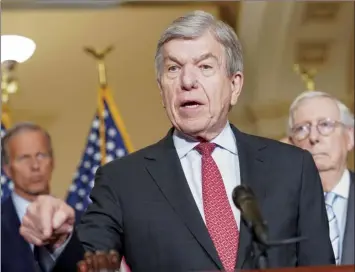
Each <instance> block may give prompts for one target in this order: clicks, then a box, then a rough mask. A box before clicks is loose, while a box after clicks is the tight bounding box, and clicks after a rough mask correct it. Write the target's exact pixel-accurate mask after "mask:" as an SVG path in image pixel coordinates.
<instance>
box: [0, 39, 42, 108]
mask: <svg viewBox="0 0 355 272" xmlns="http://www.w3.org/2000/svg"><path fill="white" fill-rule="evenodd" d="M35 50H36V44H35V43H34V41H32V40H31V39H29V38H26V37H23V36H18V35H1V101H2V102H3V103H5V104H6V103H7V102H8V100H9V95H10V94H14V93H16V92H17V91H18V89H19V87H18V82H17V78H16V75H15V68H16V65H17V64H18V63H22V62H25V61H26V60H28V59H29V58H30V57H31V56H32V55H33V53H34V51H35Z"/></svg>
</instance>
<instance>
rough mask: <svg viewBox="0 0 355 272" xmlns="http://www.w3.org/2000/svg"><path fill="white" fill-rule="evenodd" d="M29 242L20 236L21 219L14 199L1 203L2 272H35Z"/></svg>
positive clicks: (10, 198)
mask: <svg viewBox="0 0 355 272" xmlns="http://www.w3.org/2000/svg"><path fill="white" fill-rule="evenodd" d="M35 271H36V270H35V261H34V255H33V252H32V249H31V247H30V245H29V243H28V242H26V241H25V239H24V238H23V237H22V236H21V235H20V219H19V217H18V215H17V212H16V209H15V206H14V203H13V201H12V197H9V198H7V199H6V200H4V201H3V202H2V203H1V272H35Z"/></svg>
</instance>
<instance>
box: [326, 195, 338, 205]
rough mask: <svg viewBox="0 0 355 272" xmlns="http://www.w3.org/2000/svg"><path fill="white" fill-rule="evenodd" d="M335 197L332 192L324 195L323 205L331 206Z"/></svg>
mask: <svg viewBox="0 0 355 272" xmlns="http://www.w3.org/2000/svg"><path fill="white" fill-rule="evenodd" d="M336 197H337V194H335V193H333V192H329V193H327V194H326V195H325V204H327V205H329V206H333V204H334V201H335V199H336Z"/></svg>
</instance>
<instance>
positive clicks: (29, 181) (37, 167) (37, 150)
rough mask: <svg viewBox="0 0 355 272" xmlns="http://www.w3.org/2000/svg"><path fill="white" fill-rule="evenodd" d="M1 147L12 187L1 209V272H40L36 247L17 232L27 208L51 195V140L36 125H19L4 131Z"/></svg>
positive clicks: (3, 162) (5, 169) (5, 168)
mask: <svg viewBox="0 0 355 272" xmlns="http://www.w3.org/2000/svg"><path fill="white" fill-rule="evenodd" d="M1 144H2V150H1V151H2V161H1V162H2V164H3V168H4V171H5V173H6V175H7V176H8V177H9V178H10V179H11V180H12V182H13V184H14V188H13V192H12V194H11V196H10V197H9V198H7V199H6V200H4V202H3V203H2V206H1V249H2V250H1V271H3V272H13V271H16V272H32V271H41V270H39V269H40V268H39V265H37V262H36V254H37V247H34V246H33V245H32V244H29V243H28V242H27V241H25V239H24V238H23V237H22V236H21V235H20V232H19V229H20V225H21V222H22V219H23V216H24V215H25V213H26V209H27V206H28V205H29V204H30V203H31V202H32V201H34V200H35V199H36V198H37V196H39V195H46V194H49V192H50V186H49V182H50V180H51V176H52V171H53V167H54V160H53V150H52V144H51V138H50V135H49V134H48V132H46V131H45V130H44V129H43V128H41V127H40V126H38V125H36V124H32V123H19V124H17V125H15V126H13V127H12V128H11V129H9V130H8V131H7V134H6V135H5V136H4V137H3V139H2V142H1ZM44 254H45V253H44ZM45 256H46V255H45ZM47 257H50V256H49V255H48V256H47ZM45 258H46V257H45Z"/></svg>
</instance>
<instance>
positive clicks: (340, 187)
mask: <svg viewBox="0 0 355 272" xmlns="http://www.w3.org/2000/svg"><path fill="white" fill-rule="evenodd" d="M349 191H350V173H349V170H347V169H346V170H345V171H344V173H343V175H342V177H341V179H340V181H339V183H338V184H337V185H336V186H335V187H334V188H333V190H332V191H331V192H333V193H335V194H336V195H337V196H338V197H337V198H336V200H335V202H334V205H333V211H334V214H335V217H336V219H337V221H338V226H339V231H340V233H339V234H340V247H339V261H340V262H341V255H342V251H343V240H344V232H345V225H346V213H347V210H348V198H349Z"/></svg>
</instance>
